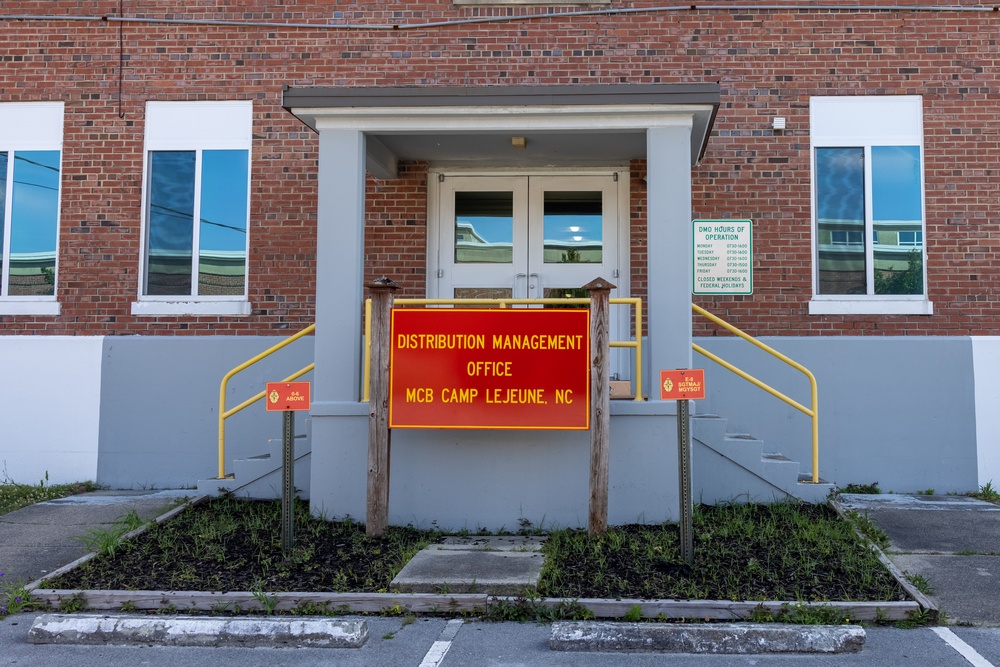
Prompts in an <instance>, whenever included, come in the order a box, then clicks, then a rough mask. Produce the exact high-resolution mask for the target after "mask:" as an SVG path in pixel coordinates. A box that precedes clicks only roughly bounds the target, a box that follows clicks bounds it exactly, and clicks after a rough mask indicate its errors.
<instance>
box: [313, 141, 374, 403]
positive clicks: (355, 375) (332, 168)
mask: <svg viewBox="0 0 1000 667" xmlns="http://www.w3.org/2000/svg"><path fill="white" fill-rule="evenodd" d="M318 214H319V215H318V218H319V219H318V229H317V234H316V237H317V238H316V341H315V345H316V371H315V373H314V374H313V375H314V379H313V402H312V403H313V411H314V412H320V413H327V414H328V411H329V409H330V406H329V404H330V403H342V402H354V403H356V402H357V401H358V399H359V391H360V386H361V344H360V342H361V325H362V317H363V316H362V304H363V296H364V285H363V283H362V280H363V275H364V271H363V268H364V255H365V247H364V246H365V233H364V230H365V137H364V134H363V133H362V132H358V131H355V130H326V129H321V130H320V134H319V209H318Z"/></svg>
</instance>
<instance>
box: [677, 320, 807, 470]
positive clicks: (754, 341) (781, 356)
mask: <svg viewBox="0 0 1000 667" xmlns="http://www.w3.org/2000/svg"><path fill="white" fill-rule="evenodd" d="M691 309H692V310H693V311H694V312H696V313H698V314H699V315H702V316H703V317H705V318H707V319H709V320H711V321H712V322H714V323H716V324H718V325H719V326H720V327H722V328H723V329H726V330H727V331H729V332H730V333H733V334H735V335H737V336H739V337H740V338H742V339H743V340H745V341H747V342H748V343H751V344H752V345H755V346H757V347H759V348H760V349H762V350H764V351H765V352H767V353H768V354H770V355H771V356H772V357H774V358H776V359H779V360H781V361H783V362H785V363H786V364H788V365H789V366H791V367H792V368H794V369H795V370H797V371H799V372H801V373H803V374H804V375H805V376H806V377H807V378H809V386H810V389H811V393H812V408H807V407H805V406H804V405H802V404H801V403H799V402H798V401H795V400H793V399H791V398H789V397H788V396H785V395H784V394H782V393H781V392H780V391H778V390H777V389H774V388H773V387H771V386H769V385H767V384H765V383H763V382H761V381H760V380H758V379H757V378H755V377H753V376H752V375H750V374H749V373H746V372H744V371H742V370H740V369H739V368H737V367H736V366H733V365H732V364H731V363H729V362H728V361H725V360H723V359H721V358H720V357H718V356H716V355H714V354H712V353H711V352H709V351H708V350H706V349H705V348H703V347H702V346H700V345H698V344H697V343H692V344H691V347H692V348H693V349H694V351H695V352H697V353H698V354H701V355H703V356H705V357H708V358H709V359H711V360H712V361H714V362H715V363H717V364H719V365H720V366H722V367H723V368H725V369H727V370H730V371H732V372H733V373H736V374H737V375H739V376H740V377H741V378H743V379H744V380H747V381H749V382H751V383H753V384H754V385H756V386H758V387H760V388H761V389H763V390H764V391H766V392H767V393H769V394H771V395H772V396H774V397H776V398H779V399H781V400H782V401H784V402H785V403H787V404H788V405H790V406H792V407H793V408H795V409H796V410H798V411H799V412H802V413H804V414H806V415H809V416H810V417H811V418H812V483H813V484H818V483H819V397H818V391H817V388H816V377H815V376H814V375H813V374H812V372H810V371H809V369H808V368H806V367H805V366H803V365H802V364H800V363H798V362H797V361H795V360H793V359H790V358H789V357H786V356H785V355H784V354H782V353H781V352H778V351H777V350H775V349H774V348H772V347H770V346H769V345H766V344H765V343H762V342H760V341H759V340H757V339H756V338H754V337H753V336H751V335H750V334H748V333H746V332H744V331H741V330H740V329H737V328H736V327H734V326H733V325H732V324H730V323H729V322H726V321H725V320H723V319H722V318H720V317H717V316H716V315H713V314H712V313H710V312H708V311H707V310H705V309H704V308H702V307H701V306H697V305H695V304H693V303H692V304H691Z"/></svg>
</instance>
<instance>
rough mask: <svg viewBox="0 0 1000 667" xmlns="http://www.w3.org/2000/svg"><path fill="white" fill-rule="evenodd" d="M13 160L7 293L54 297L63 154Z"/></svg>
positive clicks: (29, 155)
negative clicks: (60, 160)
mask: <svg viewBox="0 0 1000 667" xmlns="http://www.w3.org/2000/svg"><path fill="white" fill-rule="evenodd" d="M13 157H14V184H13V187H12V188H11V190H12V192H11V219H10V232H9V233H10V266H9V272H10V275H9V277H8V278H9V283H8V290H7V293H8V294H9V295H11V296H51V295H53V294H55V277H56V234H57V231H58V228H59V151H17V152H16V153H14V154H13ZM4 162H5V164H4V167H6V166H7V164H6V162H7V160H6V159H5V160H4ZM4 172H6V169H4Z"/></svg>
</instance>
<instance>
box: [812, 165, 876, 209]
mask: <svg viewBox="0 0 1000 667" xmlns="http://www.w3.org/2000/svg"><path fill="white" fill-rule="evenodd" d="M816 213H817V215H818V216H819V219H820V220H821V221H825V220H830V221H834V220H842V221H846V220H850V221H854V222H864V219H865V161H864V149H863V148H817V149H816Z"/></svg>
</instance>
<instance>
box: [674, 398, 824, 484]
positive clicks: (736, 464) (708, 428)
mask: <svg viewBox="0 0 1000 667" xmlns="http://www.w3.org/2000/svg"><path fill="white" fill-rule="evenodd" d="M691 432H692V436H693V440H694V441H695V442H696V443H698V444H696V445H695V447H694V451H693V452H692V456H693V458H694V461H693V462H692V468H693V470H694V474H695V483H694V486H695V489H694V491H695V496H694V497H695V499H696V500H698V501H699V502H704V503H708V504H712V503H715V502H726V501H731V500H737V501H744V502H771V501H775V500H785V499H787V498H788V497H789V496H791V497H794V498H798V499H800V500H803V501H805V502H811V503H820V502H823V501H824V500H825V499H826V497H827V496H828V495H829V494H830V492H831V491H832V490H833V488H834V487H833V485H832V484H829V483H827V482H821V483H819V484H813V483H812V479H811V476H810V475H807V474H804V473H803V472H802V466H801V465H800V463H799V462H797V461H793V460H791V459H789V458H788V457H787V456H785V455H784V454H782V453H780V452H772V451H767V446H766V444H765V443H764V442H763V441H761V440H759V439H757V438H755V437H754V436H753V435H751V434H749V433H730V432H729V429H728V420H726V419H724V418H722V417H719V416H717V415H697V416H696V417H695V418H694V419H692V428H691ZM727 462H728V464H727ZM699 469H701V470H705V471H711V474H705V475H702V476H698V471H699Z"/></svg>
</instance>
